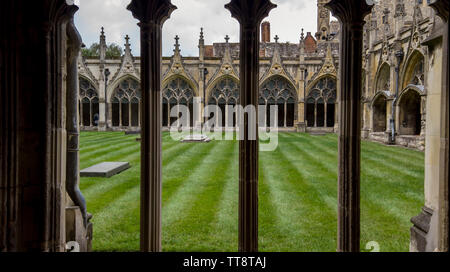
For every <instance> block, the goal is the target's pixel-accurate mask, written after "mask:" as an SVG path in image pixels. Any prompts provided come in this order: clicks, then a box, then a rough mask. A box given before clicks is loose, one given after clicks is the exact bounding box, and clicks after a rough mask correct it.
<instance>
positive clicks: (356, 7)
mask: <svg viewBox="0 0 450 272" xmlns="http://www.w3.org/2000/svg"><path fill="white" fill-rule="evenodd" d="M367 2H373V1H371V0H331V1H330V2H328V3H327V4H325V7H326V8H328V9H330V10H331V12H332V13H333V16H335V17H337V18H338V19H339V20H340V21H341V23H342V24H351V25H355V24H356V25H363V24H364V17H365V16H366V15H368V14H369V13H370V12H371V10H372V7H373V3H371V4H368V3H367Z"/></svg>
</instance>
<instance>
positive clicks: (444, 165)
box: [430, 0, 450, 251]
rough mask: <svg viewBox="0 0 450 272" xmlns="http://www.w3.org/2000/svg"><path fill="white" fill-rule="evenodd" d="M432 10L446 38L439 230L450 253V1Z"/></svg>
mask: <svg viewBox="0 0 450 272" xmlns="http://www.w3.org/2000/svg"><path fill="white" fill-rule="evenodd" d="M430 6H431V7H432V8H434V9H435V11H436V13H437V15H438V16H440V17H441V18H442V19H443V21H444V23H445V29H444V31H445V32H444V35H443V36H444V37H443V41H442V45H443V46H442V51H443V54H444V56H446V58H444V59H443V67H442V94H441V103H442V111H441V130H440V138H441V145H440V154H439V165H440V167H439V168H440V169H442V170H441V171H440V173H439V184H440V186H439V187H440V190H441V192H440V195H441V199H442V202H443V203H442V206H443V208H442V209H441V210H442V214H443V215H442V216H441V218H440V220H439V224H440V225H441V228H440V230H439V236H440V239H439V250H441V251H448V250H449V248H448V247H449V233H448V231H449V217H450V213H449V212H450V209H449V203H448V188H449V178H448V164H449V161H448V153H449V150H448V136H449V133H448V127H449V107H448V103H449V99H450V97H449V96H450V91H449V64H450V52H449V36H450V32H449V30H450V29H449V26H448V19H449V7H450V0H434V1H432V3H431V4H430Z"/></svg>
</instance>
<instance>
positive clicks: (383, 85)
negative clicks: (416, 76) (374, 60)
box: [374, 62, 391, 93]
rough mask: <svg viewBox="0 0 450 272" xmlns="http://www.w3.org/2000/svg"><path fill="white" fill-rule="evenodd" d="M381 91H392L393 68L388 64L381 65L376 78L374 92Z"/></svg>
mask: <svg viewBox="0 0 450 272" xmlns="http://www.w3.org/2000/svg"><path fill="white" fill-rule="evenodd" d="M380 91H391V67H390V65H389V64H388V63H387V62H384V63H383V64H381V65H380V67H379V68H378V71H377V74H376V76H375V86H374V92H375V93H377V92H380Z"/></svg>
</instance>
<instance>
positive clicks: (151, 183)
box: [128, 0, 176, 252]
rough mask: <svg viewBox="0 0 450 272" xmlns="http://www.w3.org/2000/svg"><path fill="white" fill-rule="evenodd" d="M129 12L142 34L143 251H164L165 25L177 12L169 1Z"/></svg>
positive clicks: (145, 2)
mask: <svg viewBox="0 0 450 272" xmlns="http://www.w3.org/2000/svg"><path fill="white" fill-rule="evenodd" d="M128 9H129V10H130V11H131V12H132V13H133V16H134V17H135V18H136V19H138V20H139V24H138V25H139V27H140V34H141V90H142V110H141V112H142V128H141V139H142V142H141V208H140V211H141V225H140V240H141V245H140V248H141V251H145V252H149V251H150V252H159V251H161V250H162V249H161V193H162V160H161V153H162V142H161V141H162V140H161V132H162V127H161V117H162V110H161V101H162V100H161V62H162V56H161V47H162V26H163V24H164V21H165V20H166V19H167V18H169V17H170V14H171V13H172V11H173V10H175V9H176V7H175V6H174V5H172V4H171V2H170V0H132V2H131V3H130V5H129V6H128Z"/></svg>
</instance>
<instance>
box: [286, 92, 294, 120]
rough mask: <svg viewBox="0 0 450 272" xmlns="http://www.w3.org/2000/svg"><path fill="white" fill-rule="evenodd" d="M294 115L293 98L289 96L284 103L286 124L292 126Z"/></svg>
mask: <svg viewBox="0 0 450 272" xmlns="http://www.w3.org/2000/svg"><path fill="white" fill-rule="evenodd" d="M294 116H295V99H294V98H289V99H288V100H287V105H286V126H288V127H293V126H294Z"/></svg>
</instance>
